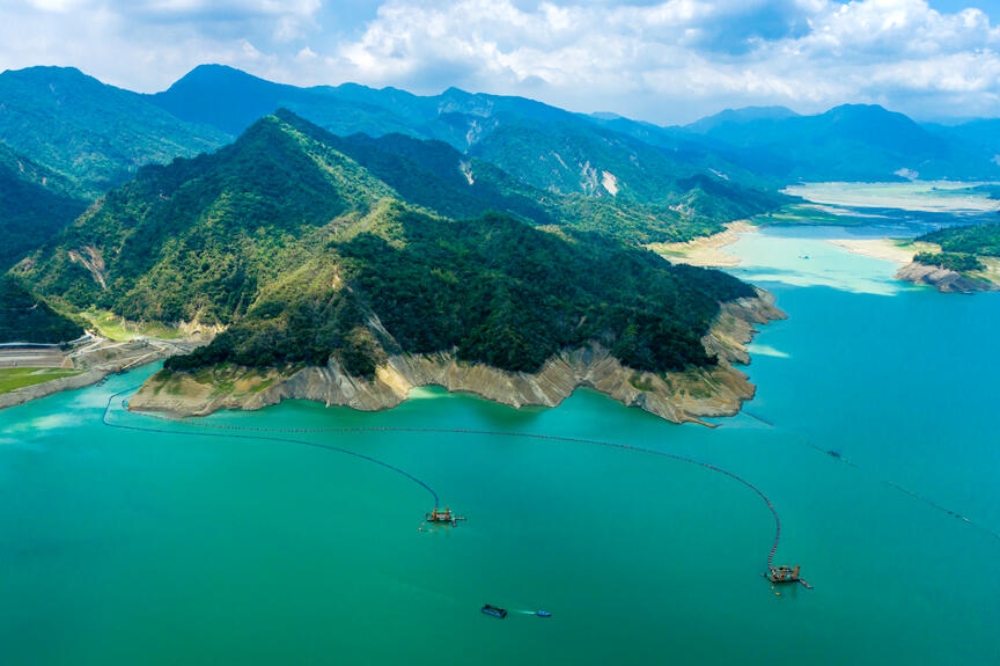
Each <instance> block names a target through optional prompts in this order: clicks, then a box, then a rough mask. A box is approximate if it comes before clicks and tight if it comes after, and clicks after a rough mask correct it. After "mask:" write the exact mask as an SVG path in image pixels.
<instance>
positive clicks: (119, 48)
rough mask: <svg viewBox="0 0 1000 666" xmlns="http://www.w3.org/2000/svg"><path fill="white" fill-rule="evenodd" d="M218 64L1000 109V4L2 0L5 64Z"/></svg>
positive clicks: (648, 112) (587, 104)
mask: <svg viewBox="0 0 1000 666" xmlns="http://www.w3.org/2000/svg"><path fill="white" fill-rule="evenodd" d="M207 62H215V63H224V64H228V65H232V66H234V67H238V68H240V69H243V70H246V71H248V72H251V73H253V74H256V75H258V76H262V77H264V78H268V79H271V80H275V81H282V82H287V83H293V84H296V85H317V84H338V83H342V82H345V81H355V82H358V83H363V84H366V85H371V86H375V87H382V86H395V87H398V88H404V89H407V90H411V91H413V92H417V93H422V94H432V93H437V92H440V91H441V90H443V89H444V88H447V87H449V86H458V87H460V88H464V89H466V90H470V91H474V92H479V91H481V92H491V93H497V94H516V95H524V96H527V97H532V98H536V99H540V100H542V101H545V102H549V103H551V104H556V105H558V106H562V107H566V108H570V109H572V110H577V111H612V112H616V113H620V114H622V115H626V116H629V117H633V118H639V119H643V120H649V121H652V122H656V123H660V124H671V123H679V122H689V121H692V120H695V119H697V118H698V117H701V116H704V115H708V114H711V113H714V112H717V111H719V110H722V109H724V108H730V107H741V106H750V105H784V106H788V107H790V108H792V109H794V110H796V111H799V112H802V113H814V112H819V111H824V110H826V109H828V108H830V107H832V106H835V105H838V104H843V103H848V102H852V103H878V104H882V105H884V106H886V107H888V108H890V109H893V110H898V111H902V112H904V113H908V114H910V115H912V116H914V117H916V118H918V119H942V118H968V117H975V116H978V117H1000V0H964V1H963V0H930V1H927V0H852V1H850V2H842V1H838V0H666V1H661V0H548V1H545V2H539V1H536V0H455V1H453V2H448V1H447V0H340V1H339V2H331V1H329V0H19V1H11V0H0V69H19V68H22V67H28V66H31V65H42V64H44V65H72V66H75V67H78V68H80V69H81V70H83V71H84V72H86V73H88V74H91V75H93V76H96V77H97V78H99V79H101V80H102V81H105V82H108V83H112V84H114V85H118V86H122V87H125V88H129V89H131V90H138V91H142V92H154V91H157V90H162V89H164V88H166V87H167V86H169V85H170V84H171V83H172V82H173V81H174V80H176V79H178V78H180V77H181V76H183V75H184V74H185V73H186V72H187V71H189V70H190V69H192V68H193V67H195V66H196V65H198V64H201V63H207Z"/></svg>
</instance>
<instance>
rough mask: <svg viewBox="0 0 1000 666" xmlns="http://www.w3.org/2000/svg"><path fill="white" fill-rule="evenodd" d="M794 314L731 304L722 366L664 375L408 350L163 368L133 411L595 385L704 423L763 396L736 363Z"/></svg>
mask: <svg viewBox="0 0 1000 666" xmlns="http://www.w3.org/2000/svg"><path fill="white" fill-rule="evenodd" d="M784 318H785V315H784V313H782V312H781V311H780V310H778V309H777V308H776V307H775V306H774V298H773V297H772V296H771V295H770V294H769V293H767V292H764V291H761V290H758V295H757V297H755V298H745V299H740V300H738V301H733V302H729V303H725V304H723V306H722V309H721V310H720V313H719V315H718V316H717V317H716V320H715V322H714V323H713V325H712V327H711V331H710V332H709V334H708V335H706V336H705V338H703V340H702V343H703V344H704V345H705V347H706V349H708V350H709V352H711V353H714V354H716V355H717V356H718V358H719V364H718V365H717V366H715V367H712V368H698V369H691V370H688V371H685V372H676V373H667V374H664V375H659V374H655V373H649V372H639V371H636V370H633V369H631V368H626V367H623V366H622V365H621V364H620V363H619V362H618V360H617V359H616V358H614V357H613V356H611V354H610V351H609V350H607V349H606V348H604V347H602V346H600V345H598V344H590V345H587V346H584V347H580V348H577V349H573V350H565V351H563V352H561V353H559V354H557V355H556V356H554V357H552V358H551V359H549V361H548V362H547V363H546V364H545V365H544V366H543V367H542V369H541V370H540V371H539V372H537V373H533V374H530V373H524V372H508V371H504V370H499V369H497V368H493V367H490V366H487V365H484V364H470V363H465V362H461V361H458V360H457V359H456V358H455V357H454V355H453V354H451V353H437V354H422V355H411V354H401V355H396V356H392V357H390V358H389V359H388V360H387V361H386V362H385V363H383V364H382V365H380V366H379V367H378V369H377V370H376V374H375V377H374V378H373V379H365V378H359V377H353V376H351V375H349V374H347V373H345V372H344V371H343V369H342V368H341V367H340V366H339V365H338V364H336V362H331V363H328V364H327V365H325V366H323V367H310V368H304V369H301V370H299V371H297V372H295V373H294V374H291V375H288V376H283V375H281V374H280V373H278V372H277V371H272V372H269V373H260V372H252V371H247V372H245V373H243V374H242V375H240V376H232V377H229V378H228V379H227V380H226V381H224V382H219V381H211V380H210V379H205V378H203V379H196V378H195V376H194V375H192V374H188V373H158V374H157V375H154V376H153V377H151V378H150V379H149V380H147V382H146V383H145V384H144V385H143V387H142V388H141V389H140V390H139V391H138V392H137V393H136V394H135V395H134V396H133V397H132V398H131V400H130V401H129V409H132V410H135V411H152V412H161V413H166V414H169V415H171V416H175V417H186V416H204V415H208V414H211V413H212V412H215V411H218V410H220V409H244V410H256V409H261V408H263V407H266V406H268V405H273V404H277V403H279V402H281V401H282V400H287V399H302V400H311V401H315V402H322V403H324V404H325V405H327V406H332V405H343V406H348V407H352V408H355V409H359V410H364V411H375V410H382V409H390V408H392V407H395V406H397V405H399V404H400V403H402V402H403V401H404V400H406V399H407V397H408V395H409V393H410V391H411V390H412V389H414V388H417V387H421V386H441V387H444V388H445V389H447V390H448V391H451V392H462V393H471V394H474V395H477V396H480V397H482V398H485V399H487V400H492V401H494V402H499V403H501V404H506V405H510V406H512V407H522V406H526V405H540V406H549V407H554V406H557V405H558V404H560V403H561V402H562V401H563V400H565V399H566V398H567V397H569V396H570V395H571V394H572V392H573V391H574V390H576V389H577V388H579V387H589V388H593V389H595V390H597V391H598V392H600V393H603V394H605V395H607V396H609V397H611V398H612V399H614V400H617V401H619V402H621V403H622V404H624V405H627V406H631V407H638V408H640V409H643V410H645V411H648V412H650V413H653V414H656V415H657V416H660V417H662V418H664V419H667V420H669V421H673V422H675V423H684V422H699V423H703V421H702V419H703V418H705V417H716V416H732V415H734V414H736V413H737V412H738V411H739V410H740V407H741V406H742V404H743V402H744V401H746V400H749V399H750V398H752V397H753V395H754V392H755V387H754V386H753V384H751V383H750V382H749V379H748V378H747V375H746V374H744V373H743V372H741V371H740V370H738V369H737V368H735V367H734V365H745V364H747V363H749V361H750V357H749V354H748V353H747V348H746V345H747V343H748V342H750V340H751V339H752V337H753V335H754V334H755V333H756V326H758V325H761V324H765V323H767V322H769V321H774V320H776V319H784Z"/></svg>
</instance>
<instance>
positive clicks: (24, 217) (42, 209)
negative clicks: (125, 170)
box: [0, 144, 87, 271]
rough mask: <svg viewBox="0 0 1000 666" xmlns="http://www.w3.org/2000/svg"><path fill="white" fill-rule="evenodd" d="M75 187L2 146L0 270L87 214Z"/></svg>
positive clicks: (0, 168) (0, 175) (0, 166)
mask: <svg viewBox="0 0 1000 666" xmlns="http://www.w3.org/2000/svg"><path fill="white" fill-rule="evenodd" d="M72 190H73V188H72V185H71V184H70V183H69V182H68V181H67V180H66V179H65V178H63V177H61V176H59V175H58V174H55V173H53V172H52V171H49V170H48V169H45V168H43V167H41V166H39V165H37V164H35V163H34V162H32V161H31V160H29V159H28V158H26V157H23V156H21V155H18V154H16V153H15V152H14V151H12V150H11V149H10V148H8V147H7V146H4V145H3V144H0V234H2V235H3V243H2V244H0V271H5V270H7V269H8V268H10V266H11V265H13V264H14V263H15V262H16V261H17V260H19V259H21V257H23V256H24V255H26V254H28V253H29V252H31V251H33V250H35V249H36V248H38V247H39V246H40V245H42V243H44V242H45V241H47V240H48V239H49V238H50V237H52V236H53V235H55V233H56V232H58V231H59V230H60V229H62V228H63V227H65V226H66V225H67V224H69V223H70V222H72V221H73V219H74V218H76V217H77V216H78V215H79V214H80V213H82V212H83V211H84V209H85V208H86V206H87V204H86V202H85V201H84V200H83V199H80V198H78V197H76V196H74V195H73V193H72Z"/></svg>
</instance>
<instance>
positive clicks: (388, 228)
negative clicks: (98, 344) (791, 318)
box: [168, 203, 754, 375]
mask: <svg viewBox="0 0 1000 666" xmlns="http://www.w3.org/2000/svg"><path fill="white" fill-rule="evenodd" d="M360 229H363V230H360V231H351V232H349V233H346V234H342V235H339V236H337V237H335V238H334V239H333V240H332V241H331V242H329V243H328V244H327V245H326V247H325V248H324V249H323V251H322V252H318V253H316V254H315V255H314V256H313V257H312V258H311V259H310V260H309V261H308V262H307V263H306V264H305V266H304V267H303V268H302V269H300V270H298V271H295V272H293V273H292V274H290V275H288V276H287V277H285V278H283V279H279V280H277V281H276V282H275V283H274V284H273V285H272V286H270V287H268V288H267V289H265V290H264V292H263V293H262V295H261V298H260V299H259V300H258V301H257V303H255V305H254V306H253V307H252V308H251V309H250V310H249V311H248V312H247V314H246V316H245V317H243V318H242V319H241V320H240V321H239V322H237V323H236V324H235V325H234V326H233V327H232V328H230V329H229V330H228V331H226V332H225V333H223V334H221V335H220V336H219V337H218V338H217V339H216V341H215V342H213V343H212V344H211V345H210V346H208V347H206V348H203V349H201V350H198V351H196V352H195V353H194V354H193V355H191V356H189V357H185V358H179V359H174V360H172V361H170V362H169V363H168V367H169V368H172V369H192V368H197V367H202V366H204V365H210V364H217V363H224V362H232V363H236V364H238V365H244V366H255V367H268V366H274V365H283V364H287V363H306V364H322V363H324V362H325V361H326V359H327V358H329V357H330V356H333V357H335V358H337V359H338V360H339V361H340V362H341V363H342V364H343V365H344V366H345V367H346V369H347V370H348V371H349V372H352V373H353V374H359V375H370V374H371V373H372V372H373V371H374V368H375V366H376V365H377V363H378V362H379V361H381V360H383V359H384V358H385V357H386V356H387V355H389V354H393V353H399V352H408V353H432V352H442V351H452V350H456V352H457V355H458V357H459V358H460V359H465V360H468V361H472V362H481V363H486V364H488V365H491V366H493V367H498V368H501V369H505V370H514V371H529V372H533V371H537V370H538V369H539V368H540V367H541V365H542V364H543V363H544V362H545V361H546V360H547V359H548V358H550V357H551V356H552V355H554V354H555V353H557V352H558V351H560V350H561V349H564V348H573V347H577V346H580V345H583V344H585V343H587V342H589V341H599V342H602V343H603V344H605V345H607V346H608V347H610V348H611V349H612V352H613V354H614V355H615V356H616V357H617V358H619V359H620V360H621V361H622V363H623V364H624V365H626V366H629V367H632V368H635V369H640V370H650V371H654V372H663V371H668V370H680V369H683V368H685V367H687V366H691V365H693V366H705V365H711V364H713V363H714V362H715V361H714V359H713V358H710V357H709V356H708V355H707V354H706V352H705V348H704V346H703V345H702V344H701V338H702V337H703V336H704V335H705V334H706V333H707V331H708V327H709V324H710V323H711V320H712V319H713V318H714V316H715V315H716V314H717V312H718V308H719V301H724V300H731V299H734V298H739V297H743V296H752V295H753V293H754V292H753V290H752V288H751V287H749V286H748V285H746V284H744V283H741V282H739V281H738V280H736V279H735V278H732V277H730V276H728V275H726V274H724V273H720V272H717V271H708V270H703V269H695V268H691V267H684V266H672V265H671V264H669V263H667V262H665V261H664V260H663V259H661V258H660V257H658V256H656V255H655V254H653V253H651V252H648V251H645V250H639V249H635V248H632V247H629V246H626V245H623V244H621V243H620V242H618V241H614V240H612V239H609V238H607V237H606V236H601V235H588V234H581V233H579V232H568V233H567V232H553V231H542V230H539V229H535V228H532V227H530V226H528V225H526V224H524V223H522V222H520V221H517V220H514V219H512V218H509V217H505V216H502V215H497V214H491V215H486V216H484V217H481V218H476V219H467V220H461V221H452V220H446V219H443V218H438V217H433V216H430V215H427V214H425V213H420V212H417V211H414V210H411V209H408V208H407V207H406V206H405V205H403V204H399V203H384V204H383V205H382V206H381V207H380V208H378V209H377V210H375V211H374V212H373V213H372V214H371V215H370V216H369V217H368V218H367V219H365V220H364V221H363V223H362V224H361V225H360Z"/></svg>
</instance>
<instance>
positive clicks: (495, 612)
mask: <svg viewBox="0 0 1000 666" xmlns="http://www.w3.org/2000/svg"><path fill="white" fill-rule="evenodd" d="M483 614H484V615H492V616H493V617H495V618H499V619H501V620H502V619H504V618H505V617H507V609H506V608H499V607H497V606H490V605H489V604H485V605H484V606H483Z"/></svg>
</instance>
